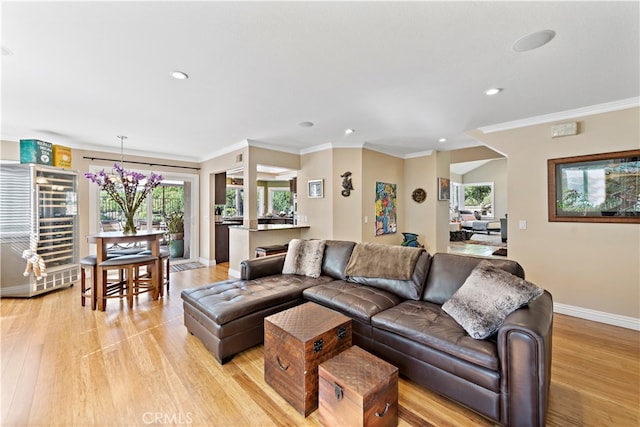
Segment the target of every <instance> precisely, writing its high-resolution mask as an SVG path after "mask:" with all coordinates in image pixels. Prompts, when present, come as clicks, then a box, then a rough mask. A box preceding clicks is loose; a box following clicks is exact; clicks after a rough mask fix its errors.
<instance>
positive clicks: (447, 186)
mask: <svg viewBox="0 0 640 427" xmlns="http://www.w3.org/2000/svg"><path fill="white" fill-rule="evenodd" d="M450 198H451V180H450V179H449V178H438V200H449V199H450Z"/></svg>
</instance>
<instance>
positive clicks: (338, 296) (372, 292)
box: [302, 280, 402, 324]
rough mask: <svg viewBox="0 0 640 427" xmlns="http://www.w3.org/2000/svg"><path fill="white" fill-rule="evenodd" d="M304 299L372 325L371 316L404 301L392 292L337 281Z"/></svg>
mask: <svg viewBox="0 0 640 427" xmlns="http://www.w3.org/2000/svg"><path fill="white" fill-rule="evenodd" d="M302 295H303V297H304V299H306V300H308V301H313V302H317V303H318V304H321V305H324V306H326V307H329V308H335V310H337V311H340V312H341V313H343V314H345V315H347V316H349V317H351V318H352V319H355V320H359V321H361V322H364V323H366V324H370V323H371V316H373V315H374V314H377V313H379V312H381V311H383V310H386V309H388V308H390V307H393V306H394V305H396V304H399V303H400V302H401V301H402V299H401V298H400V297H399V296H397V295H396V294H393V293H391V292H387V291H384V290H382V289H377V288H372V287H369V286H364V285H359V284H357V283H351V282H347V281H344V280H335V281H333V282H329V283H324V284H321V285H318V286H314V287H312V288H308V289H305V290H304V292H303V293H302Z"/></svg>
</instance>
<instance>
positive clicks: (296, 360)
mask: <svg viewBox="0 0 640 427" xmlns="http://www.w3.org/2000/svg"><path fill="white" fill-rule="evenodd" d="M349 347H351V319H350V318H348V317H347V316H344V315H342V314H340V313H338V312H336V311H333V310H330V309H328V308H326V307H323V306H321V305H318V304H315V303H312V302H309V303H306V304H302V305H299V306H297V307H293V308H290V309H288V310H285V311H282V312H280V313H277V314H274V315H271V316H268V317H266V318H265V319H264V379H265V381H266V382H267V384H269V385H270V386H271V387H272V388H273V389H274V390H276V391H277V392H278V393H279V394H280V395H281V396H282V397H284V399H285V400H286V401H287V402H289V403H290V404H291V405H292V406H293V407H294V408H295V409H296V410H297V411H298V412H299V413H300V414H301V415H303V416H305V417H306V416H307V415H309V414H310V413H311V412H313V411H314V410H315V409H316V408H317V407H318V365H319V364H320V363H322V362H324V361H325V360H328V359H330V358H332V357H333V356H335V355H337V354H338V353H340V352H342V351H344V350H346V349H348V348H349Z"/></svg>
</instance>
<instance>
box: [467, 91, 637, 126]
mask: <svg viewBox="0 0 640 427" xmlns="http://www.w3.org/2000/svg"><path fill="white" fill-rule="evenodd" d="M638 106H640V97H635V98H627V99H622V100H619V101H613V102H606V103H604V104H597V105H592V106H589V107H583V108H576V109H574V110H566V111H560V112H557V113H551V114H545V115H542V116H535V117H530V118H528V119H522V120H514V121H511V122H505V123H499V124H495V125H490V126H483V127H480V128H478V130H480V131H481V132H482V133H485V134H486V133H493V132H500V131H504V130H510V129H518V128H522V127H526V126H533V125H540V124H544V123H550V122H555V121H561V120H569V119H575V118H578V117H584V116H591V115H594V114H602V113H609V112H612V111H618V110H626V109H627V108H635V107H638Z"/></svg>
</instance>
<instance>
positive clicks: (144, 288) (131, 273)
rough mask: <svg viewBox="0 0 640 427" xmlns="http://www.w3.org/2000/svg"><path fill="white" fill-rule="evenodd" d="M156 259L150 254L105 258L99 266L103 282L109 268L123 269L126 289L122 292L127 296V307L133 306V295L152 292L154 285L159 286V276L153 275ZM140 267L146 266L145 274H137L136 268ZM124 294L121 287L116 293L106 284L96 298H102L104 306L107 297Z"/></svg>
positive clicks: (105, 281) (118, 296)
mask: <svg viewBox="0 0 640 427" xmlns="http://www.w3.org/2000/svg"><path fill="white" fill-rule="evenodd" d="M157 261H158V258H157V257H154V256H152V255H124V256H120V257H115V258H110V259H107V260H106V261H103V262H101V263H100V264H99V267H100V268H101V269H102V272H103V274H104V283H107V277H108V272H109V271H110V270H119V271H120V270H122V271H124V274H125V284H126V285H125V286H124V289H126V292H124V294H125V295H126V297H127V302H128V304H129V307H133V297H134V296H137V295H140V294H142V293H145V292H153V291H155V289H156V286H159V283H160V278H155V277H154V276H153V271H154V270H155V265H156V262H157ZM140 267H146V268H147V274H145V275H143V276H141V275H139V274H138V270H139V268H140ZM110 291H111V292H110ZM125 295H123V292H122V287H121V288H120V292H117V293H116V292H115V290H114V289H109V287H108V286H107V287H105V289H104V292H103V294H102V295H99V296H98V298H103V299H104V304H105V306H106V303H107V299H108V298H123V296H125Z"/></svg>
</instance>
